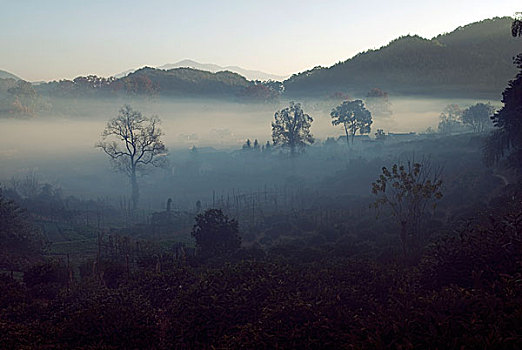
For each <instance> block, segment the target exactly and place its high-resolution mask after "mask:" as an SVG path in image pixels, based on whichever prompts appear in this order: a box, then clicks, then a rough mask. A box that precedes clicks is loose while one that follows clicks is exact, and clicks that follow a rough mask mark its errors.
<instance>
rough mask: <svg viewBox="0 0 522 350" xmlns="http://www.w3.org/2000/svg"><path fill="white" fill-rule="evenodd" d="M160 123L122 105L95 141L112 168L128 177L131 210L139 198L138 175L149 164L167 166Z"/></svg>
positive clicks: (156, 119)
mask: <svg viewBox="0 0 522 350" xmlns="http://www.w3.org/2000/svg"><path fill="white" fill-rule="evenodd" d="M159 123H160V120H159V119H158V118H157V117H152V118H147V117H144V116H143V115H142V114H141V112H138V111H135V110H133V109H132V108H131V107H130V106H129V105H125V106H123V107H122V108H121V109H120V112H119V114H118V116H117V117H116V118H114V119H112V120H110V121H109V122H108V123H107V126H106V127H105V130H104V131H103V133H102V140H101V141H100V142H98V143H97V144H96V147H99V148H101V149H102V150H103V151H104V152H105V153H106V154H107V155H108V156H109V157H110V160H111V162H112V164H113V166H114V168H115V169H116V170H117V171H121V172H123V173H124V174H125V175H127V176H128V177H129V180H130V182H131V186H132V206H133V209H136V207H137V205H138V200H139V188H138V181H137V174H138V173H140V172H141V173H143V172H144V171H145V170H146V169H147V168H148V167H149V166H154V167H161V166H165V165H166V161H167V159H166V154H167V148H166V147H165V145H164V144H163V142H162V141H161V140H160V137H161V135H162V132H161V129H160V128H159V127H158V125H159Z"/></svg>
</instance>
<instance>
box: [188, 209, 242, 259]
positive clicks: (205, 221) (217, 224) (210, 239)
mask: <svg viewBox="0 0 522 350" xmlns="http://www.w3.org/2000/svg"><path fill="white" fill-rule="evenodd" d="M192 237H194V238H195V239H196V246H197V249H198V254H200V255H201V256H202V257H204V258H209V257H219V256H223V255H230V254H231V253H233V252H234V251H236V250H237V249H239V247H240V246H241V237H240V236H239V224H238V222H237V221H236V220H234V219H229V218H228V217H227V216H226V215H225V214H223V212H222V211H221V209H208V210H206V211H205V212H204V213H203V214H198V215H197V216H196V224H195V225H194V228H193V229H192Z"/></svg>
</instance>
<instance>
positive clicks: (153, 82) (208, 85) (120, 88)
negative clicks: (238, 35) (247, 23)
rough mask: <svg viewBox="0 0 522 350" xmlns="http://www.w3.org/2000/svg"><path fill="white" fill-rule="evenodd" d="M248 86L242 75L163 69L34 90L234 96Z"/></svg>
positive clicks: (74, 93)
mask: <svg viewBox="0 0 522 350" xmlns="http://www.w3.org/2000/svg"><path fill="white" fill-rule="evenodd" d="M250 85H251V83H250V82H249V81H248V80H246V79H245V78H244V77H242V76H241V75H239V74H237V73H232V72H227V71H225V72H217V73H211V72H207V71H202V70H197V69H192V68H176V69H171V70H162V69H155V68H150V67H144V68H141V69H139V70H137V71H135V72H133V73H130V74H129V75H127V76H126V77H123V78H119V79H115V78H102V77H97V76H87V77H78V78H75V79H74V80H72V81H69V80H61V81H59V82H56V81H55V82H50V83H46V84H41V85H39V86H38V87H37V89H38V92H39V93H42V94H45V95H50V96H57V95H58V96H60V95H61V96H75V97H86V96H97V97H102V96H105V97H108V96H111V95H118V94H131V95H133V94H135V95H171V96H172V95H176V96H191V95H203V96H212V95H217V96H219V95H232V96H233V95H234V94H237V93H238V92H239V91H241V90H242V89H244V88H246V87H248V86H250Z"/></svg>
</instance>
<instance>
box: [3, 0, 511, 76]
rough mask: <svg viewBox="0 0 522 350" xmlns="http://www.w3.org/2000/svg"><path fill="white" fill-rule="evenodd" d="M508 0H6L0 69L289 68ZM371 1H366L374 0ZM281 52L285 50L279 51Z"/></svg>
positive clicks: (468, 17)
mask: <svg viewBox="0 0 522 350" xmlns="http://www.w3.org/2000/svg"><path fill="white" fill-rule="evenodd" d="M517 5H518V4H517V3H515V2H514V1H509V0H504V1H498V2H495V3H492V2H482V3H481V2H478V3H477V2H476V1H474V2H471V1H462V2H458V3H455V2H450V1H443V2H438V3H436V4H435V3H433V4H424V3H418V2H410V1H402V2H400V3H399V4H397V3H394V4H393V5H392V4H388V3H386V2H384V1H382V2H379V3H378V4H375V6H372V7H367V6H365V5H363V4H357V3H353V2H342V1H333V2H329V3H317V2H311V1H305V2H297V1H287V2H284V3H280V2H275V1H267V2H263V3H243V2H238V1H228V2H225V3H213V2H209V1H199V2H197V3H190V4H189V3H181V2H167V1H157V2H154V3H153V4H152V5H145V4H142V3H139V2H130V3H129V2H122V1H108V2H88V3H83V2H74V1H73V2H65V1H50V2H45V3H44V2H36V1H25V2H15V1H7V2H6V3H5V5H4V9H5V13H9V17H6V18H4V20H3V21H2V24H0V29H1V30H2V31H3V32H4V33H9V34H10V35H5V36H2V37H1V38H0V45H1V46H2V47H3V49H4V50H3V54H2V56H1V57H0V69H1V70H5V71H8V72H10V73H13V74H15V75H17V76H19V77H21V78H22V79H25V80H29V81H41V80H44V81H49V80H59V79H72V78H75V77H77V76H85V75H89V74H95V75H99V76H112V75H115V74H118V73H121V72H123V71H126V70H129V69H136V68H139V67H143V66H153V67H156V66H161V65H164V64H168V63H174V62H178V61H181V60H183V59H191V60H194V61H197V62H200V63H211V64H217V65H220V66H239V67H242V68H244V69H249V70H258V71H263V72H265V73H269V74H275V75H291V74H293V73H297V72H300V71H303V70H307V69H311V68H313V67H315V66H318V65H321V66H330V65H332V64H335V63H336V62H339V61H343V60H346V59H348V58H350V57H352V56H354V55H355V54H357V53H359V52H361V51H365V50H368V49H376V48H379V47H381V46H383V45H386V44H387V43H388V42H390V41H391V40H393V39H395V38H397V37H399V36H402V35H407V34H412V35H414V34H416V35H420V36H422V37H425V38H432V37H434V36H436V35H438V34H442V33H446V32H451V31H453V30H454V29H456V28H457V27H459V26H463V25H466V24H469V23H472V22H476V21H480V20H483V19H487V18H492V17H502V16H513V15H514V14H515V12H516V11H517V10H519V8H517ZM376 7H377V8H379V11H378V12H376V11H374V10H375V8H376ZM288 52H291V53H292V54H288Z"/></svg>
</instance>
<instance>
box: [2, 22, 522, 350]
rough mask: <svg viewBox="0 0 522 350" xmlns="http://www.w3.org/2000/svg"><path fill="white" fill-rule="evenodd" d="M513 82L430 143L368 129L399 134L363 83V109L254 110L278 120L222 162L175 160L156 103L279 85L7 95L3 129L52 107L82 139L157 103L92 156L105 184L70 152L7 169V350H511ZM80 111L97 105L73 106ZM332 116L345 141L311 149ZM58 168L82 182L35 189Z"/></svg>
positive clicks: (91, 80) (73, 88)
mask: <svg viewBox="0 0 522 350" xmlns="http://www.w3.org/2000/svg"><path fill="white" fill-rule="evenodd" d="M506 21H507V22H506ZM504 22H506V23H508V26H507V28H508V31H507V32H506V33H503V35H504V36H508V37H511V39H513V40H518V43H520V40H521V37H522V21H521V20H513V19H509V20H507V19H496V20H488V21H484V22H481V23H479V24H476V25H473V26H472V27H464V28H460V29H459V30H457V31H455V32H453V33H450V34H447V35H442V36H440V37H438V38H436V39H433V40H431V41H428V40H424V39H421V38H403V39H398V40H397V41H396V42H393V43H391V44H390V45H389V46H388V47H386V48H383V49H382V50H381V51H379V52H377V51H376V52H370V53H365V54H361V56H360V57H365V56H366V55H368V56H372V55H377V54H378V53H379V54H383V55H385V54H387V53H386V52H389V51H393V50H395V48H397V47H399V46H400V45H406V46H409V45H410V44H412V43H414V44H413V46H417V45H422V46H425V47H426V48H427V50H432V49H433V50H434V51H433V52H431V51H430V52H431V53H430V54H427V56H426V57H427V58H429V57H437V55H438V53H437V52H436V50H439V48H449V47H451V46H452V45H455V47H457V46H460V45H461V44H460V43H461V42H463V41H469V42H471V41H472V37H473V35H472V34H473V33H472V32H473V30H471V31H470V28H475V29H476V28H480V26H482V28H486V29H485V32H487V33H490V34H491V37H492V38H493V39H491V40H492V41H495V42H497V40H496V39H495V38H496V32H495V30H493V29H494V28H497V27H496V26H497V25H498V23H501V24H502V26H504V24H505V23H504ZM476 26H478V27H476ZM492 28H493V29H492ZM485 32H483V31H480V30H479V31H477V32H475V33H474V34H476V36H480V37H481V38H483V37H485V36H484V33H485ZM510 32H511V35H510ZM435 40H436V41H437V44H436V43H435ZM470 45H471V44H470ZM471 46H473V45H471ZM435 47H436V49H435ZM463 50H464V51H467V52H472V47H467V48H463ZM399 51H401V50H399ZM414 51H416V50H414ZM504 54H506V55H508V56H509V55H510V54H511V53H509V52H508V53H505V52H504ZM358 57H359V56H358ZM389 57H392V56H389ZM396 57H399V56H396ZM416 57H418V56H416ZM361 59H362V58H361ZM412 59H416V58H415V57H412ZM489 59H492V58H489ZM505 59H507V60H510V59H511V58H510V57H507V58H505ZM357 60H358V58H357V57H356V58H354V59H353V62H355V61H357ZM349 62H352V61H348V62H347V63H344V64H346V65H348V64H349ZM394 62H395V61H393V60H392V61H391V63H390V65H391V66H393V67H398V68H397V69H398V70H397V72H398V71H400V68H401V64H399V63H397V62H395V63H394ZM426 62H427V63H429V62H433V61H426ZM452 62H453V63H450V66H451V67H454V66H455V65H457V63H454V61H452ZM344 64H340V65H339V67H338V68H335V66H334V67H332V68H329V69H325V70H324V71H325V74H329V73H326V72H327V71H328V70H333V69H334V68H335V69H341V66H343V65H344ZM350 64H351V63H350ZM510 64H511V61H510ZM491 66H494V65H491ZM514 67H515V68H514V69H515V71H514V72H513V73H512V74H511V75H510V76H509V77H508V78H506V79H507V80H509V79H511V80H509V82H506V83H504V85H503V87H502V88H501V90H502V89H504V92H503V95H502V101H501V105H500V107H499V108H497V106H496V105H495V106H494V105H492V104H491V103H485V102H480V101H481V100H480V96H481V93H482V92H483V91H484V90H482V89H483V87H484V85H481V84H479V83H478V82H477V81H475V83H476V85H474V84H475V83H472V82H465V81H464V80H461V82H462V84H468V85H469V86H471V85H473V86H475V87H476V89H475V90H468V91H469V92H470V93H471V92H473V96H476V97H475V99H474V102H473V104H471V105H466V106H459V105H457V104H449V105H446V106H445V107H444V106H441V108H440V111H441V113H440V116H439V117H438V127H437V128H436V130H435V129H434V128H432V127H429V128H428V129H426V130H425V131H423V132H401V133H399V132H391V131H389V130H387V132H386V131H385V130H383V129H377V128H375V127H374V126H375V124H377V123H379V122H383V121H389V120H390V119H393V118H394V117H395V114H394V111H393V108H394V105H393V104H392V103H391V102H390V94H389V93H388V92H387V91H384V90H382V89H380V88H375V86H374V85H373V82H372V83H371V84H372V85H369V86H371V88H368V89H366V87H364V89H365V90H364V93H365V96H364V100H362V99H352V98H350V96H349V95H348V92H350V91H345V90H343V91H338V90H335V91H331V92H330V91H327V90H324V93H328V95H327V97H325V98H323V99H319V100H316V99H315V100H306V99H305V100H304V102H303V103H300V102H296V101H286V100H282V101H280V103H279V104H270V103H265V104H262V105H261V104H260V105H248V108H247V107H244V109H242V110H240V113H239V114H240V115H241V117H242V118H248V117H249V116H248V112H251V111H250V110H251V108H257V109H259V110H261V111H262V112H263V113H264V110H265V109H269V110H270V111H271V113H273V114H272V115H273V119H271V120H272V121H271V122H270V123H267V124H268V125H267V129H270V131H271V135H270V136H271V137H270V138H269V140H268V141H266V140H262V139H259V140H258V139H257V138H256V137H253V136H250V133H253V127H252V123H253V121H255V119H256V118H258V115H254V116H253V117H251V119H249V122H250V124H249V126H248V127H246V128H245V129H244V133H243V134H241V135H239V136H238V135H231V132H230V131H227V130H225V129H214V130H213V133H211V135H212V137H213V138H214V141H215V142H217V140H218V139H219V135H220V133H222V134H226V135H228V136H231V137H240V138H241V145H238V144H237V143H236V144H235V146H234V147H235V148H221V149H220V148H213V147H197V146H196V145H194V144H192V146H191V147H190V148H187V147H185V148H184V149H181V148H180V149H174V148H173V147H171V144H169V143H168V142H167V140H169V139H168V138H167V135H166V132H165V129H164V127H163V125H164V124H162V122H161V119H160V117H158V116H157V115H156V114H155V113H149V111H151V110H152V111H154V107H155V106H157V104H156V103H155V101H152V102H151V101H150V99H149V98H152V97H154V96H156V97H158V98H159V97H161V98H166V97H168V96H172V95H176V94H186V95H187V96H189V95H197V94H203V95H212V96H213V97H215V98H218V97H220V96H221V97H223V96H226V95H227V93H228V91H234V94H235V95H236V96H244V97H245V98H252V99H254V100H257V101H259V100H264V99H268V100H271V99H272V98H276V99H277V98H279V97H280V96H281V94H285V93H287V91H286V89H287V82H285V83H284V88H283V85H281V84H280V83H277V82H271V81H269V82H263V83H262V82H249V81H248V80H246V79H245V78H243V77H241V76H240V75H238V74H235V73H230V72H218V73H210V72H204V71H199V70H195V69H189V68H176V69H172V70H167V71H163V70H159V69H153V68H143V69H140V70H138V71H136V72H134V73H130V74H129V75H127V76H126V77H123V78H119V79H115V78H109V79H105V78H98V77H94V76H89V77H85V78H77V79H75V80H74V81H71V82H65V81H61V82H52V83H47V84H42V85H38V86H33V85H32V84H30V83H27V82H25V81H23V80H16V79H4V80H0V83H1V84H0V93H1V94H2V96H3V97H6V96H7V97H9V98H10V100H8V101H7V102H5V103H7V104H8V105H9V104H10V105H11V106H13V105H14V104H13V100H12V99H14V100H15V101H18V102H17V104H16V106H18V108H19V109H18V110H15V111H14V112H13V110H10V109H7V110H6V111H5V112H6V113H11V114H16V115H34V114H35V113H38V111H41V110H46V109H47V110H48V111H49V110H51V109H52V108H54V107H53V106H51V103H50V102H49V101H50V100H47V98H49V97H50V96H59V97H60V106H61V107H60V108H69V109H63V110H62V112H64V111H66V112H67V113H68V111H73V110H75V109H78V106H93V107H92V108H93V110H92V111H91V112H90V114H87V117H86V119H92V120H94V119H95V118H96V115H97V114H98V113H101V112H102V111H103V110H104V109H105V108H106V106H108V105H109V104H106V103H105V102H106V101H105V99H104V98H101V97H103V96H107V95H110V94H114V96H116V97H118V94H120V93H123V94H130V95H133V96H139V95H141V94H142V93H143V94H145V95H147V98H145V99H141V97H143V96H139V97H140V98H137V99H135V100H132V101H133V102H135V104H137V105H138V106H140V108H136V107H134V106H131V105H130V104H123V106H121V107H120V108H119V111H117V113H115V115H113V117H112V119H109V120H108V121H107V122H106V123H105V124H104V125H105V126H104V127H103V128H101V129H100V130H98V131H97V132H98V133H97V135H99V136H98V139H97V140H89V142H90V144H89V148H90V149H91V150H92V149H94V150H95V151H96V152H97V153H96V154H98V155H100V158H101V159H103V166H101V167H100V165H99V164H100V163H98V162H97V159H98V158H96V159H94V157H92V156H91V155H90V154H89V153H81V152H79V151H78V149H79V148H81V147H82V146H78V145H76V144H73V143H67V140H65V141H63V140H62V141H63V143H62V144H61V145H63V146H62V147H63V148H67V147H70V148H71V149H70V150H68V151H69V153H58V152H54V151H52V152H49V153H47V154H46V153H38V151H39V150H38V148H42V149H43V148H44V147H45V146H46V145H45V144H44V143H42V142H39V139H36V142H35V144H36V146H34V145H32V144H31V145H30V147H29V148H30V152H29V153H30V156H26V158H27V159H18V157H20V155H23V154H24V153H22V151H21V150H23V149H22V148H17V149H14V151H13V153H14V154H15V156H12V155H11V154H10V153H9V152H8V151H9V150H3V153H0V159H2V162H3V164H8V165H9V166H12V167H13V168H15V167H17V169H22V170H20V171H18V170H17V171H14V172H13V173H14V174H15V175H13V176H11V177H6V178H3V179H2V183H1V186H0V348H2V349H46V348H48V349H187V348H190V349H236V348H238V349H239V348H263V349H265V348H268V349H272V348H276V349H323V348H326V349H331V348H332V349H337V348H348V349H390V348H392V349H518V348H520V347H521V345H522V331H521V330H522V235H521V232H522V182H521V181H522V177H521V170H522V138H521V136H520V135H522V123H521V120H522V119H521V118H522V115H521V111H522V99H521V96H522V94H521V91H522V53H521V54H519V55H518V56H517V57H516V59H515V65H514ZM432 69H434V68H433V67H431V68H427V71H431V70H432ZM440 69H441V71H444V72H446V70H445V68H443V67H442V68H440ZM475 69H476V67H475ZM502 69H504V67H503V68H502ZM517 70H518V73H517ZM369 71H370V70H368V72H369ZM506 71H507V69H506ZM322 72H323V69H318V70H317V72H316V73H317V75H318V76H319V75H321V74H323V73H322ZM433 72H436V70H434V71H433ZM447 73H448V76H450V75H451V74H452V73H451V71H449V72H447ZM314 74H315V73H314ZM314 74H312V75H310V77H313V76H314ZM462 74H463V75H465V74H467V73H466V72H463V73H462ZM499 75H500V74H499ZM398 76H399V75H398ZM411 76H412V75H410V76H407V77H405V78H404V79H406V78H408V77H411ZM448 76H446V78H447V77H448ZM301 78H303V77H300V78H299V77H293V78H291V79H290V81H293V82H296V83H297V82H298V81H300V79H301ZM461 78H462V76H456V77H455V79H457V80H458V79H461ZM497 78H498V76H497ZM303 79H304V78H303ZM361 79H362V78H361ZM415 79H417V78H415ZM419 79H421V78H419ZM488 79H490V78H485V80H484V81H490V80H488ZM317 81H319V80H317ZM395 82H396V83H397V81H395ZM410 82H411V81H410ZM424 83H425V84H426V85H429V86H433V89H434V90H433V91H437V89H438V85H437V84H436V83H435V82H434V81H433V80H429V79H428V80H426V81H424ZM404 84H405V85H403V86H406V84H407V83H406V82H404ZM408 84H409V83H408ZM448 84H449V83H448ZM506 85H507V86H506ZM288 86H291V85H288ZM295 86H297V85H295ZM295 86H294V87H295ZM397 86H400V84H399V85H397ZM411 86H414V85H411ZM449 86H451V84H449ZM495 86H496V85H495ZM385 87H386V86H385ZM334 88H335V89H337V86H335V87H334ZM495 88H496V87H495ZM398 89H400V88H398ZM310 91H311V90H310ZM395 91H399V90H395ZM448 91H449V90H448ZM46 94H47V95H46ZM274 94H275V95H276V96H278V97H274V96H273V95H274ZM85 96H89V98H92V101H91V105H82V104H81V103H79V102H78V99H81V98H82V97H85ZM187 96H185V97H187ZM267 96H268V97H267ZM7 97H6V98H7ZM93 101H94V102H93ZM115 101H116V103H120V102H127V100H126V99H125V100H124V99H121V100H120V99H119V98H116V99H115ZM143 101H145V102H143ZM265 102H266V101H265ZM287 102H288V103H287ZM110 103H111V105H110V106H111V107H112V104H113V103H114V101H111V102H110ZM140 103H141V104H140ZM188 103H194V101H192V100H190V101H189V102H188ZM198 103H200V104H203V102H201V100H198ZM205 103H206V102H205ZM437 103H438V102H437ZM94 106H95V107H94ZM143 106H145V107H144V108H142V107H143ZM169 106H170V105H167V107H165V108H169ZM214 106H215V105H211V104H209V107H207V106H205V107H204V109H200V111H203V112H202V114H205V117H207V118H208V119H205V121H206V123H207V124H209V123H210V122H209V120H212V119H220V120H219V121H220V122H222V123H224V122H223V121H224V120H225V116H223V114H218V113H216V111H214V110H213V108H215V107H214ZM252 106H254V107H252ZM461 107H462V108H461ZM272 110H274V111H272ZM324 110H326V114H327V115H326V116H325V115H322V114H321V113H323V114H324ZM415 113H418V111H415ZM71 115H73V116H74V114H71ZM318 116H320V117H318ZM84 117H85V116H84ZM320 118H323V119H324V118H327V122H328V123H327V124H328V126H329V127H332V128H336V129H335V130H336V132H337V133H340V136H337V137H328V138H326V139H321V138H319V137H317V136H316V135H314V132H315V130H316V129H314V128H313V127H312V126H313V125H314V123H317V122H318V120H319V119H320ZM13 119H14V118H13ZM71 119H78V118H77V117H75V118H71ZM92 120H89V121H92ZM10 121H11V122H13V120H10ZM14 121H16V122H18V121H19V120H14ZM59 121H60V123H65V122H67V121H68V120H67V119H65V118H63V119H59ZM34 122H35V119H34V118H33V119H29V120H25V121H24V123H22V124H21V125H22V127H24V128H26V127H27V125H29V124H28V123H34ZM43 122H44V123H45V122H48V123H50V119H45V118H44V121H43ZM2 125H4V126H5V127H9V124H7V123H4V124H2ZM39 125H43V124H39ZM86 125H87V124H74V126H75V127H76V128H79V129H82V127H85V126H86ZM95 125H96V127H98V126H99V125H98V124H95ZM55 128H56V127H55ZM47 130H49V129H45V130H44V129H43V127H42V130H39V132H41V133H45V132H49V131H47ZM82 132H84V133H85V132H86V130H80V133H79V134H81V133H82ZM62 134H63V131H62V129H59V128H56V130H54V134H52V136H53V137H55V138H56V139H57V140H59V139H60V138H62V137H63V135H62ZM79 134H76V135H79ZM7 136H8V135H7V133H6V134H5V135H4V137H5V138H7ZM36 136H37V134H33V136H32V137H35V138H36ZM187 136H188V139H189V141H190V142H193V141H194V142H195V141H197V137H196V136H197V135H195V136H194V137H192V135H184V137H187ZM30 138H31V136H27V138H26V141H25V142H19V143H20V144H25V143H27V144H30V141H31V140H30ZM17 141H19V140H17ZM265 141H266V142H265ZM57 142H58V141H57ZM17 152H18V153H17ZM42 154H44V155H45V156H42ZM31 157H33V158H31ZM34 158H36V159H37V160H38V161H35V160H34ZM55 158H57V159H55ZM44 163H47V164H48V168H45V167H41V168H40V170H39V172H37V171H29V172H27V171H26V170H27V169H28V168H30V165H31V164H44ZM56 164H60V165H59V166H58V165H56ZM109 164H110V167H109ZM54 167H57V168H59V169H58V171H59V172H61V173H63V174H65V177H70V178H71V180H70V182H65V181H63V180H62V182H61V183H60V181H53V179H52V176H47V177H45V176H44V174H45V172H46V171H49V170H48V169H50V168H54ZM92 174H94V175H92ZM49 179H50V180H49ZM62 185H63V188H62ZM81 188H87V190H86V192H87V193H90V196H84V195H81V194H80V193H82V191H81ZM75 191H76V192H75ZM123 192H125V195H122V193H123ZM151 201H155V202H157V203H161V205H160V206H159V208H158V206H152V205H151V204H150V203H151Z"/></svg>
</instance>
